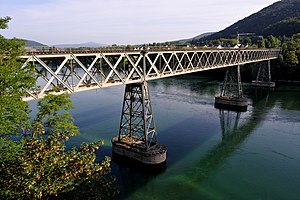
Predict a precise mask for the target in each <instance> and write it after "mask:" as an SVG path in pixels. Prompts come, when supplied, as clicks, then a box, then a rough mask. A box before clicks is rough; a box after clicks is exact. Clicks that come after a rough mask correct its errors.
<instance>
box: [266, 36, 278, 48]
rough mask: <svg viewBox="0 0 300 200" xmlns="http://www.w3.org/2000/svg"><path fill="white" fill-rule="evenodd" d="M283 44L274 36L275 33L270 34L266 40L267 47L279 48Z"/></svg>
mask: <svg viewBox="0 0 300 200" xmlns="http://www.w3.org/2000/svg"><path fill="white" fill-rule="evenodd" d="M280 46H281V41H280V40H279V39H278V38H276V37H274V36H273V35H269V36H268V37H267V40H266V47H267V48H279V47H280Z"/></svg>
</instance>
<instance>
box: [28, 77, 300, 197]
mask: <svg viewBox="0 0 300 200" xmlns="http://www.w3.org/2000/svg"><path fill="white" fill-rule="evenodd" d="M149 88H150V93H151V100H152V108H153V111H154V117H155V121H156V126H157V131H158V139H159V143H161V144H165V145H166V146H167V148H168V152H167V163H166V166H167V167H166V169H165V170H164V171H163V172H160V173H157V174H149V173H146V172H144V171H143V170H138V169H131V168H128V167H126V166H124V165H122V164H117V163H115V162H114V161H112V174H113V175H114V176H115V177H116V186H117V187H118V188H119V190H120V194H119V195H118V196H117V197H116V198H117V199H249V200H250V199H251V200H252V199H300V193H299V188H300V173H299V172H300V86H278V87H277V88H276V90H275V91H271V92H269V91H266V90H254V89H251V88H250V86H249V85H247V84H245V85H244V93H245V95H246V96H247V97H249V98H250V99H251V101H250V105H249V106H248V111H247V112H241V113H238V112H233V111H226V110H219V109H216V108H214V96H215V95H218V94H219V92H220V81H216V80H214V79H213V78H210V77H208V76H203V75H201V74H199V75H197V74H196V75H185V76H178V77H174V78H167V79H161V80H156V81H151V82H149ZM123 93H124V86H120V87H112V88H104V89H99V90H93V91H87V92H82V93H76V94H73V95H72V100H73V103H74V105H75V107H76V108H75V109H74V110H72V111H71V113H72V114H73V116H74V118H75V124H76V125H77V126H79V127H80V132H81V134H80V135H79V136H76V137H74V138H71V139H70V141H68V143H67V146H68V147H73V146H79V145H80V143H81V142H93V141H96V140H99V139H104V141H105V144H104V146H103V147H102V148H101V149H100V150H99V151H97V155H98V158H97V160H98V161H99V162H100V161H101V159H102V158H103V156H104V155H109V156H111V143H110V139H111V138H112V137H113V136H116V135H117V134H118V128H119V123H120V113H121V107H122V101H123ZM34 104H35V103H31V107H33V106H34Z"/></svg>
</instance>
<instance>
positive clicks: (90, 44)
mask: <svg viewBox="0 0 300 200" xmlns="http://www.w3.org/2000/svg"><path fill="white" fill-rule="evenodd" d="M53 46H55V47H62V48H63V47H64V48H79V47H104V46H108V45H106V44H99V43H96V42H87V43H80V44H56V45H53Z"/></svg>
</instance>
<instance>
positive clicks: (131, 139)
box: [112, 82, 167, 165]
mask: <svg viewBox="0 0 300 200" xmlns="http://www.w3.org/2000/svg"><path fill="white" fill-rule="evenodd" d="M112 150H113V153H114V154H117V155H118V156H122V157H127V158H129V159H132V160H135V161H138V162H140V163H143V164H148V165H157V164H161V163H164V162H165V161H166V152H167V148H166V147H165V146H164V145H160V144H158V141H157V132H156V127H155V121H154V117H153V112H152V107H151V101H150V95H149V90H148V84H147V82H143V83H134V84H127V85H126V88H125V94H124V101H123V109H122V116H121V122H120V130H119V136H116V137H114V138H113V139H112Z"/></svg>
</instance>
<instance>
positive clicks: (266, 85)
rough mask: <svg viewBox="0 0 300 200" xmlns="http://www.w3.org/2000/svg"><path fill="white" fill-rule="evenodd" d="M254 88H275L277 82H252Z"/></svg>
mask: <svg viewBox="0 0 300 200" xmlns="http://www.w3.org/2000/svg"><path fill="white" fill-rule="evenodd" d="M251 85H252V86H253V87H263V88H275V82H264V81H252V83H251Z"/></svg>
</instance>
